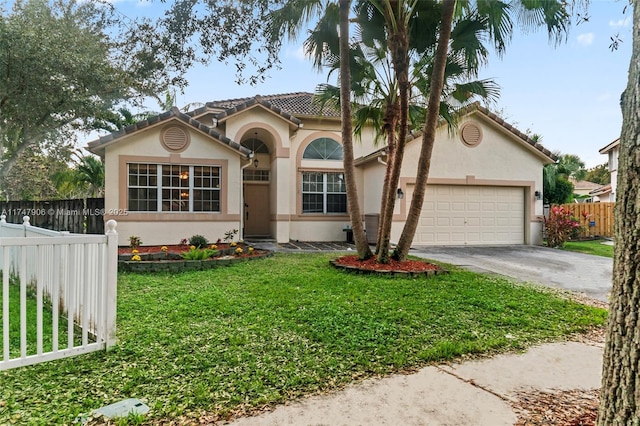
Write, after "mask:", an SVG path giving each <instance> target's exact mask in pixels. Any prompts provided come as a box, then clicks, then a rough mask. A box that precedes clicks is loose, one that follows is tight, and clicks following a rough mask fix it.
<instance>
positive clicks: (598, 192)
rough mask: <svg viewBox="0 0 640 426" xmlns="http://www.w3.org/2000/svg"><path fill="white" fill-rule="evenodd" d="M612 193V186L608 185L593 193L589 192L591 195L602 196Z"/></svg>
mask: <svg viewBox="0 0 640 426" xmlns="http://www.w3.org/2000/svg"><path fill="white" fill-rule="evenodd" d="M609 192H611V184H610V183H608V184H606V185H604V186H601V187H599V188H597V189H594V190H593V191H591V192H589V195H602V194H606V193H609Z"/></svg>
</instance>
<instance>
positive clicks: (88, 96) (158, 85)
mask: <svg viewBox="0 0 640 426" xmlns="http://www.w3.org/2000/svg"><path fill="white" fill-rule="evenodd" d="M144 25H145V24H144V23H138V22H134V21H130V22H125V21H123V19H122V18H121V17H117V16H115V15H114V11H113V10H112V8H111V7H110V6H109V5H108V4H103V3H98V2H79V1H78V2H77V1H75V0H55V1H53V2H48V1H46V0H18V1H16V2H15V3H14V4H13V7H12V8H11V9H10V10H5V9H0V73H1V74H2V79H0V178H2V176H4V175H5V174H6V173H7V172H8V171H9V170H10V169H11V167H12V166H13V165H14V164H15V162H16V161H17V160H18V158H19V157H20V154H21V153H23V152H24V151H26V150H27V148H29V147H30V146H34V145H40V146H42V145H44V144H46V143H49V144H53V145H56V144H57V143H58V142H59V141H62V140H64V141H69V140H72V139H73V138H74V131H75V130H91V129H94V128H96V127H99V125H98V124H97V123H99V122H100V121H101V120H103V119H105V118H106V117H108V116H109V115H110V111H112V110H113V109H114V106H115V105H117V104H119V103H122V102H126V101H135V100H141V99H143V98H144V97H147V96H155V94H156V93H162V92H163V91H164V90H166V88H167V87H168V86H169V85H171V84H181V81H180V79H174V78H172V77H171V71H170V69H169V68H168V67H167V66H165V65H164V63H163V61H161V60H159V58H158V56H157V49H156V47H157V46H156V45H154V44H153V43H151V42H150V41H149V40H153V39H152V38H144V37H138V36H134V34H137V33H138V32H137V31H131V29H132V28H133V27H137V26H141V27H144ZM127 30H128V31H127ZM140 34H144V32H140Z"/></svg>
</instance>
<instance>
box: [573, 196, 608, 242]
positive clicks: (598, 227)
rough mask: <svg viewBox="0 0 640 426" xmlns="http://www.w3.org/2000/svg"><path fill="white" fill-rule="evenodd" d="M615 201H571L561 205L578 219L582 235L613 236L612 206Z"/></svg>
mask: <svg viewBox="0 0 640 426" xmlns="http://www.w3.org/2000/svg"><path fill="white" fill-rule="evenodd" d="M615 205H616V203H571V204H562V205H561V207H564V208H565V209H567V210H569V211H571V212H572V214H573V217H575V218H576V219H578V220H579V221H580V226H581V228H582V236H584V237H596V236H598V237H613V208H614V206H615Z"/></svg>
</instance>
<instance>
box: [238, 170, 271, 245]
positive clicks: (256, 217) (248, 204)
mask: <svg viewBox="0 0 640 426" xmlns="http://www.w3.org/2000/svg"><path fill="white" fill-rule="evenodd" d="M269 212H270V209H269V185H264V184H248V183H246V184H245V185H244V235H245V238H246V237H268V236H269V235H270V234H271V232H270V230H269Z"/></svg>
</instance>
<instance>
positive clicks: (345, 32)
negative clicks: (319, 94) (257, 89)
mask: <svg viewBox="0 0 640 426" xmlns="http://www.w3.org/2000/svg"><path fill="white" fill-rule="evenodd" d="M350 6H351V1H350V0H340V113H341V117H342V150H343V154H344V157H343V162H344V178H345V182H346V188H347V206H348V210H349V216H350V219H351V229H352V231H353V239H354V241H355V243H356V250H357V251H358V257H359V258H360V259H368V258H370V257H371V256H372V253H371V249H369V244H368V243H367V238H366V236H365V234H364V225H363V224H362V214H361V213H360V204H359V202H358V187H357V186H356V176H355V174H356V172H355V166H354V164H353V125H352V122H351V70H350V69H349V10H350Z"/></svg>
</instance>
